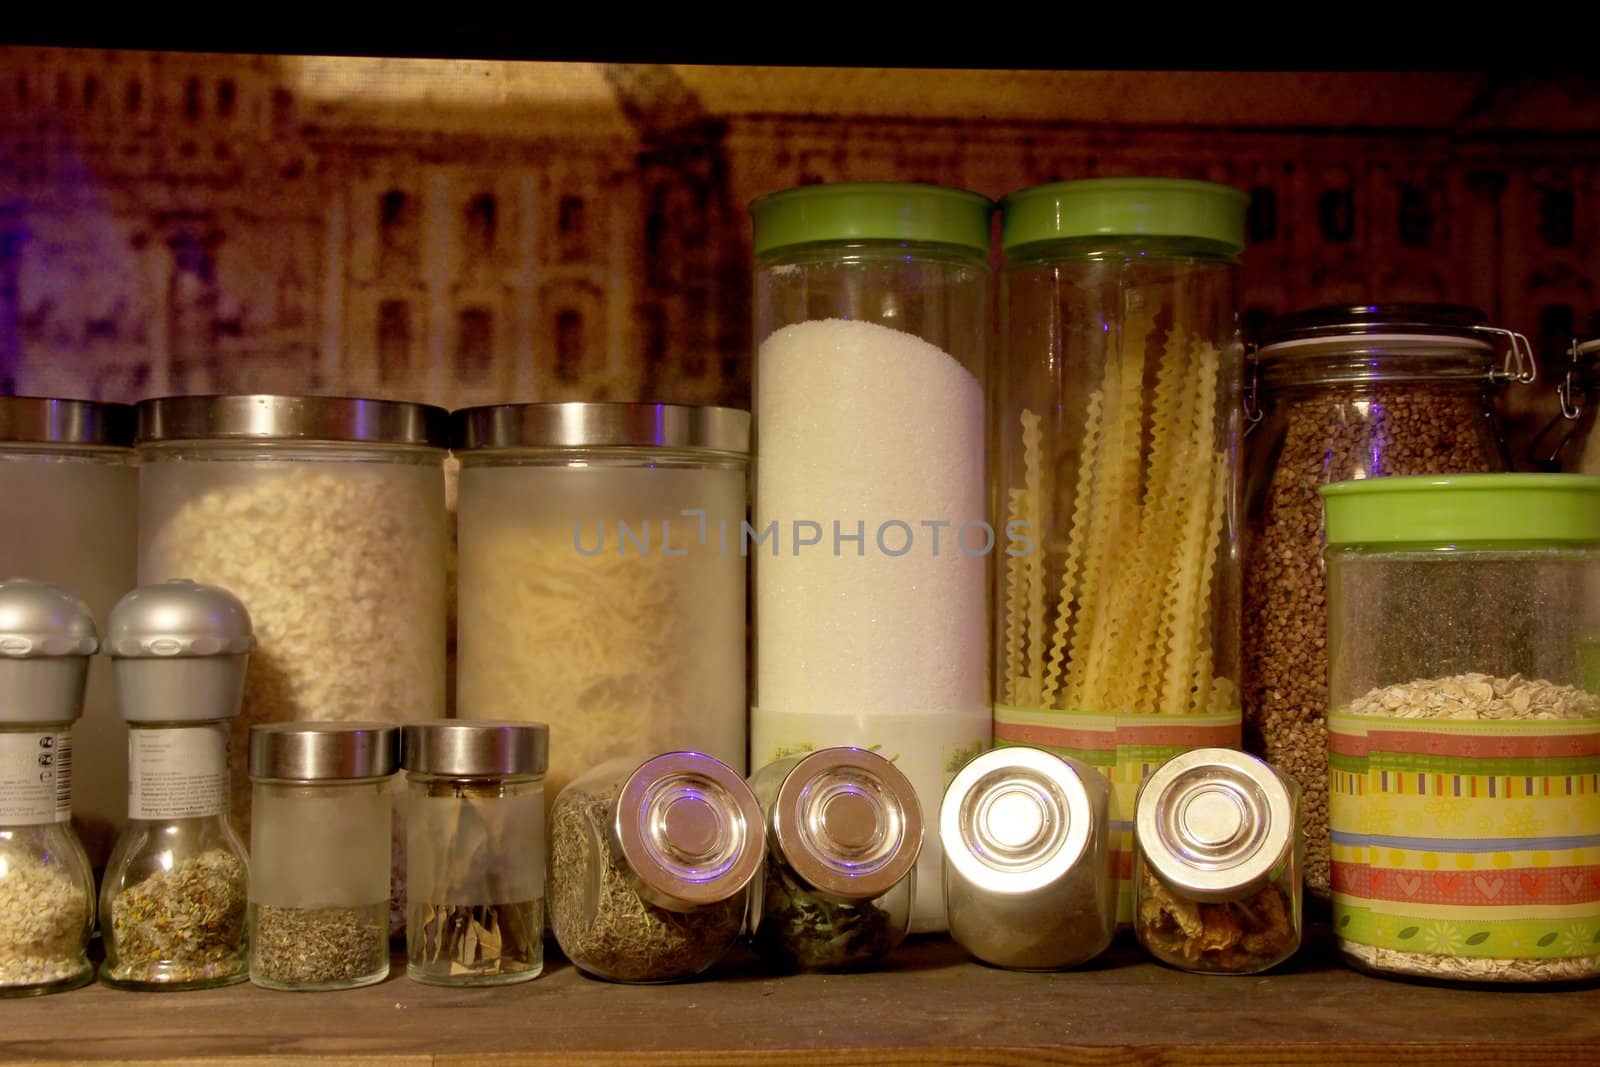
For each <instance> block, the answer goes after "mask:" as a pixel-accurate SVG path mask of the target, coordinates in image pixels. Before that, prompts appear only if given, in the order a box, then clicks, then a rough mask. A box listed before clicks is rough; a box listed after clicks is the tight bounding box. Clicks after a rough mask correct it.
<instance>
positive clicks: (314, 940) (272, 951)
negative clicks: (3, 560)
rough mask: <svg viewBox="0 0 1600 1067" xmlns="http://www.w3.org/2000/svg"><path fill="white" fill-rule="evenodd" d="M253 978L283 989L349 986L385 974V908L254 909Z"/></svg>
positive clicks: (261, 906)
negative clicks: (340, 984) (284, 987)
mask: <svg viewBox="0 0 1600 1067" xmlns="http://www.w3.org/2000/svg"><path fill="white" fill-rule="evenodd" d="M253 933H254V938H253V941H252V944H251V952H252V954H253V962H252V967H253V970H254V976H255V978H256V979H257V980H258V981H259V980H262V979H265V980H266V981H268V982H274V983H282V984H283V985H316V984H319V983H323V982H330V983H344V982H353V981H355V980H357V979H360V978H365V977H367V976H369V975H372V974H377V973H379V972H382V971H385V970H386V969H387V964H388V959H389V904H388V901H382V902H380V903H378V904H376V905H374V906H372V907H365V908H286V907H279V906H276V905H273V904H258V905H256V921H255V928H254V931H253Z"/></svg>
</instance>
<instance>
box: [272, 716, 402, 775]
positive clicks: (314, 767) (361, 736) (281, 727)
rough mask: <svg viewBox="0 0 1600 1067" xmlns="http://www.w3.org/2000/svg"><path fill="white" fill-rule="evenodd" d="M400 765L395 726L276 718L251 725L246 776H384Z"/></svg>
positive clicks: (398, 742) (397, 731)
mask: <svg viewBox="0 0 1600 1067" xmlns="http://www.w3.org/2000/svg"><path fill="white" fill-rule="evenodd" d="M399 766H400V731H399V729H398V728H397V727H394V726H387V725H385V724H383V723H376V722H338V723H336V722H276V723H266V724H263V725H257V726H252V727H250V777H251V778H267V779H285V780H289V781H297V782H306V781H336V780H349V779H359V778H384V777H387V776H388V775H391V774H393V773H394V772H395V770H396V769H397V768H398V767H399Z"/></svg>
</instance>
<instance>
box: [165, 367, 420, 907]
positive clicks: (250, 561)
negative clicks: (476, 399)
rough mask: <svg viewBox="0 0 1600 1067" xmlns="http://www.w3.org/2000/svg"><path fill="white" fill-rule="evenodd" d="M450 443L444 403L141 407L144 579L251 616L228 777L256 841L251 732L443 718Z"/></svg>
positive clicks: (245, 400)
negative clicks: (251, 650)
mask: <svg viewBox="0 0 1600 1067" xmlns="http://www.w3.org/2000/svg"><path fill="white" fill-rule="evenodd" d="M448 432H449V415H448V413H447V412H446V411H445V410H444V409H443V408H436V407H427V406H424V405H420V404H406V403H399V402H396V401H387V400H364V399H357V398H354V397H325V396H178V397H163V398H160V399H156V400H146V401H144V402H142V403H141V404H140V405H139V431H138V450H139V462H140V473H139V478H140V483H139V580H140V581H141V582H155V581H161V580H163V579H166V578H192V579H194V580H195V581H199V582H210V583H213V584H216V585H220V586H222V587H224V588H227V589H230V590H232V591H233V592H234V593H235V594H237V595H238V596H239V597H241V598H242V599H243V600H244V601H245V602H246V603H247V604H249V605H250V613H251V616H252V617H253V618H254V619H255V624H256V631H257V635H258V639H259V643H258V645H257V648H256V652H255V655H254V656H253V657H252V658H251V664H250V671H249V674H248V677H247V678H246V679H245V694H244V709H243V711H242V713H241V715H240V719H239V723H238V724H237V725H236V726H235V729H234V735H233V742H234V745H233V763H232V767H231V770H232V774H233V797H232V803H233V812H234V816H235V818H236V819H237V820H238V821H239V829H240V830H241V832H245V833H246V840H248V828H249V822H250V783H249V779H248V777H247V774H246V765H245V760H246V755H247V752H248V748H249V745H248V734H247V730H248V727H250V726H252V725H255V724H256V723H267V722H294V721H304V720H324V721H329V720H331V721H355V722H390V723H401V722H411V721H415V720H421V719H432V718H439V717H441V716H443V715H444V711H445V701H444V686H445V632H444V626H445V556H446V541H445V510H444V458H445V454H446V453H445V449H446V447H447V446H448V444H449V441H448ZM395 854H396V856H399V855H400V849H399V848H396V850H395ZM396 894H397V895H396V899H397V900H398V899H399V890H398V888H397V889H396Z"/></svg>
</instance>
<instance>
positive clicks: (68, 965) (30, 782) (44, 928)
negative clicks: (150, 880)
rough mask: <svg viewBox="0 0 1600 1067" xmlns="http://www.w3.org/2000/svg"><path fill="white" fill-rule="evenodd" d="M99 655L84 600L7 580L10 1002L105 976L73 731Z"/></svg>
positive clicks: (2, 822)
mask: <svg viewBox="0 0 1600 1067" xmlns="http://www.w3.org/2000/svg"><path fill="white" fill-rule="evenodd" d="M99 647H100V642H99V641H98V640H97V638H96V635H95V629H94V619H93V618H92V617H91V616H90V614H89V609H88V607H86V606H85V605H84V604H83V602H82V601H80V600H78V599H77V598H76V597H74V596H73V595H72V594H71V593H69V592H67V591H66V590H65V589H62V588H60V587H59V586H55V585H50V584H48V583H46V582H36V581H32V580H30V579H26V578H12V579H8V580H6V581H0V997H14V996H27V995H30V994H34V993H54V992H57V991H59V990H62V989H75V988H77V987H78V986H81V985H83V984H85V983H87V982H89V981H91V980H93V978H94V968H93V967H92V966H90V964H89V957H88V956H87V955H86V954H85V952H84V949H85V948H86V947H87V945H88V943H89V932H90V931H91V930H93V929H94V874H93V873H92V872H91V871H90V868H89V858H88V856H86V855H85V854H84V851H83V845H82V844H81V843H79V841H78V835H77V834H75V833H73V831H72V822H71V818H72V724H73V723H74V722H75V721H77V719H78V716H79V715H81V714H82V712H83V690H84V681H85V678H86V677H87V675H88V671H89V659H90V657H92V656H93V655H94V653H95V650H96V649H97V648H99Z"/></svg>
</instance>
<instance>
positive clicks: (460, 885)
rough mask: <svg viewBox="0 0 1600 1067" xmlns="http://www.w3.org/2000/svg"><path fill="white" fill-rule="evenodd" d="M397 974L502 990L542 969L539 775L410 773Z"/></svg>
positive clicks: (541, 784) (542, 810) (542, 816)
mask: <svg viewBox="0 0 1600 1067" xmlns="http://www.w3.org/2000/svg"><path fill="white" fill-rule="evenodd" d="M406 783H407V784H406V791H407V793H408V795H409V803H408V813H407V826H406V961H407V963H406V974H407V976H408V977H410V978H411V979H413V980H414V981H418V982H424V983H427V984H430V985H506V984H509V983H512V982H525V981H528V980H529V979H532V978H537V977H538V976H539V973H540V972H541V971H542V970H543V968H544V940H543V939H544V897H545V832H544V828H545V814H544V813H545V805H544V778H543V777H542V776H536V775H506V776H496V777H455V776H450V775H439V774H422V773H418V772H415V771H413V772H410V773H408V774H407V775H406Z"/></svg>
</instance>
